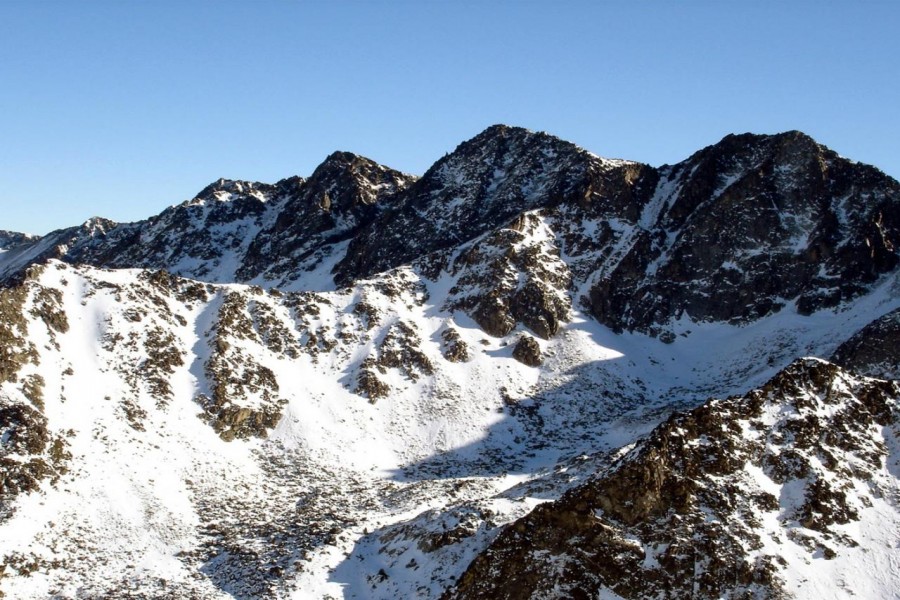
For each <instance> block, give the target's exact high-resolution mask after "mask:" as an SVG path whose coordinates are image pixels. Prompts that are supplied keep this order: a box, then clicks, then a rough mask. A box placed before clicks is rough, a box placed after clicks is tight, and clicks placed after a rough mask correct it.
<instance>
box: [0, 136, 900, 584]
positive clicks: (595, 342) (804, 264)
mask: <svg viewBox="0 0 900 600" xmlns="http://www.w3.org/2000/svg"><path fill="white" fill-rule="evenodd" d="M898 205H900V184H898V183H897V182H896V181H894V180H893V179H891V178H889V177H887V176H885V175H884V174H882V173H881V172H879V171H878V170H877V169H874V168H873V167H869V166H866V165H860V164H857V163H854V162H852V161H849V160H847V159H844V158H841V157H839V156H838V155H837V154H835V153H834V152H832V151H831V150H828V149H827V148H824V147H822V146H820V145H819V144H817V143H816V142H815V141H813V140H812V139H810V138H809V137H807V136H805V135H803V134H801V133H799V132H788V133H784V134H779V135H768V136H762V135H751V134H744V135H732V136H728V137H726V138H724V139H723V140H722V141H720V142H719V143H717V144H715V145H712V146H709V147H707V148H704V149H703V150H700V151H699V152H697V153H696V154H694V155H693V156H691V157H689V158H688V159H686V160H685V161H683V162H681V163H679V164H677V165H672V166H662V167H659V168H655V167H651V166H649V165H644V164H641V163H637V162H630V161H624V160H608V159H603V158H600V157H598V156H595V155H593V154H591V153H589V152H587V151H585V150H583V149H581V148H578V147H577V146H574V145H572V144H569V143H567V142H564V141H562V140H559V139H557V138H554V137H552V136H550V135H547V134H543V133H533V132H530V131H526V130H524V129H519V128H512V127H506V126H494V127H491V128H489V129H487V130H486V131H484V132H483V133H481V134H480V135H478V136H476V137H475V138H473V139H471V140H469V141H467V142H464V143H463V144H461V145H460V146H459V147H458V148H456V150H454V151H453V152H451V153H449V154H448V155H446V156H445V157H444V158H442V159H441V160H439V161H438V162H437V163H435V165H434V166H433V167H431V168H430V169H429V170H428V171H427V172H426V173H425V174H424V175H422V176H421V177H413V176H410V175H405V174H402V173H400V172H397V171H394V170H392V169H389V168H387V167H384V166H381V165H378V164H376V163H375V162H373V161H371V160H368V159H366V158H363V157H360V156H357V155H354V154H350V153H346V152H336V153H334V154H332V155H331V156H329V157H327V159H326V160H325V162H324V163H323V164H322V165H320V166H319V167H318V168H317V169H316V170H315V171H314V172H313V173H312V174H311V175H310V176H309V177H308V178H301V177H290V178H287V179H284V180H282V181H279V182H277V183H275V184H263V183H255V182H245V181H232V180H225V179H221V180H219V181H217V182H215V183H213V184H211V185H210V186H208V187H207V188H205V189H204V190H202V191H201V192H200V193H199V194H198V195H197V197H196V198H194V199H192V200H189V201H187V202H184V203H182V204H179V205H176V206H173V207H171V208H169V209H167V210H165V211H163V212H162V213H161V214H159V215H157V216H154V217H150V218H149V219H147V220H145V221H140V222H136V223H121V224H118V223H113V222H111V221H108V220H105V219H100V218H94V219H91V220H89V221H87V222H85V223H84V224H83V225H81V226H80V227H73V228H69V229H64V230H59V231H55V232H51V233H49V234H47V235H45V236H43V237H32V236H25V235H22V234H11V233H7V232H2V233H0V282H2V286H0V341H2V344H0V597H2V596H3V595H4V594H5V595H6V597H10V598H44V597H57V598H95V597H96V598H100V597H116V598H129V597H132V598H173V597H175V598H226V597H231V598H286V597H292V598H326V597H345V598H397V597H425V598H441V597H445V598H469V597H492V598H493V597H498V598H500V597H505V598H550V597H560V598H573V597H601V598H647V597H672V598H680V597H685V598H687V597H702V598H720V597H754V598H774V597H785V598H787V597H801V598H808V597H819V596H822V595H823V594H825V595H831V596H833V595H835V594H838V595H840V594H841V593H843V592H841V591H840V590H841V589H852V590H853V591H854V592H855V593H857V594H862V595H864V596H865V597H871V598H881V597H883V598H888V597H892V594H893V590H894V589H896V588H897V587H900V573H898V572H897V570H896V567H895V566H892V565H894V563H895V562H896V560H895V557H894V556H893V553H895V545H896V532H897V531H898V530H900V510H898V498H900V489H898V485H900V484H898V478H897V473H898V469H900V463H898V460H900V458H898V455H897V448H900V445H898V440H897V434H898V427H900V424H898V409H897V402H898V399H900V389H898V387H897V383H896V381H893V380H895V379H896V378H897V373H898V372H900V360H898V350H897V348H898V343H897V342H898V335H897V334H898V323H900V321H898V314H900V312H898V311H900V281H898V256H900V249H898V248H897V243H898V240H900V222H898V215H900V210H898ZM814 357H818V358H814ZM823 359H827V360H823ZM842 586H844V588H842Z"/></svg>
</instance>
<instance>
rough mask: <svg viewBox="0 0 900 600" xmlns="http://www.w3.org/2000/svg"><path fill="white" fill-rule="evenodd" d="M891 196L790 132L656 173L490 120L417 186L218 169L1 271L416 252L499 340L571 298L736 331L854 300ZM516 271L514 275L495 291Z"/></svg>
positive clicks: (602, 317) (665, 334)
mask: <svg viewBox="0 0 900 600" xmlns="http://www.w3.org/2000/svg"><path fill="white" fill-rule="evenodd" d="M898 203H900V184H898V183H897V182H896V181H895V180H893V179H891V178H890V177H887V176H885V175H884V174H883V173H881V172H880V171H878V170H877V169H875V168H873V167H869V166H866V165H860V164H857V163H853V162H851V161H849V160H846V159H843V158H841V157H839V156H838V155H836V154H835V153H834V152H832V151H831V150H828V149H827V148H824V147H822V146H821V145H819V144H817V143H816V142H815V141H813V140H812V139H810V138H809V137H808V136H805V135H803V134H802V133H799V132H787V133H783V134H778V135H752V134H743V135H730V136H727V137H725V138H724V139H723V140H722V141H720V142H719V143H717V144H714V145H712V146H709V147H707V148H704V149H703V150H701V151H699V152H697V153H696V154H694V155H693V156H691V157H690V158H688V159H687V160H685V161H683V162H681V163H678V164H676V165H673V166H663V167H661V168H659V169H657V168H653V167H650V166H647V165H642V164H639V163H633V162H627V161H607V160H604V159H600V158H598V157H596V156H594V155H592V154H590V153H588V152H586V151H584V150H582V149H580V148H578V147H577V146H574V145H572V144H570V143H567V142H564V141H562V140H559V139H557V138H554V137H553V136H550V135H547V134H545V133H533V132H530V131H527V130H524V129H520V128H514V127H506V126H502V125H498V126H494V127H490V128H488V129H487V130H485V131H484V132H482V133H481V134H479V135H478V136H476V137H475V138H473V139H471V140H469V141H467V142H464V143H463V144H460V146H459V147H458V148H457V149H456V150H455V151H454V152H452V153H450V154H448V155H447V156H445V157H444V158H442V159H441V160H439V161H438V162H437V163H435V165H434V166H432V167H431V168H430V169H429V170H428V172H426V173H425V175H424V176H423V177H421V178H420V179H418V180H416V179H415V178H414V177H411V176H407V175H403V174H401V173H399V172H396V171H392V170H390V169H388V168H386V167H383V166H381V165H378V164H376V163H374V162H372V161H370V160H368V159H365V158H362V157H359V156H356V155H352V154H349V153H342V152H338V153H334V154H332V155H331V156H330V157H328V159H327V160H326V161H325V162H324V163H323V164H322V165H321V166H320V167H318V168H317V169H316V171H315V172H314V173H313V175H312V176H311V177H310V178H309V179H302V178H299V177H293V178H289V179H285V180H282V181H280V182H278V183H276V184H274V185H268V184H260V183H251V182H241V181H228V180H220V181H218V182H216V183H214V184H213V185H211V186H209V187H207V188H206V189H204V190H203V191H202V192H201V193H200V194H199V195H198V197H197V198H195V199H194V200H191V201H189V202H186V203H183V204H181V205H178V206H175V207H172V208H170V209H167V210H166V211H164V212H163V213H162V214H160V215H158V216H156V217H153V218H151V219H148V220H147V221H143V222H139V223H132V224H115V223H112V222H109V221H105V220H102V219H93V220H91V221H88V222H87V223H85V225H83V226H82V227H80V228H72V229H67V230H62V231H58V232H53V233H51V234H49V235H47V236H45V237H44V238H42V239H40V240H36V241H34V242H32V243H31V244H30V245H29V244H27V243H26V244H24V245H21V244H20V245H19V246H17V250H16V252H17V255H16V256H13V257H12V258H8V259H7V260H5V261H4V260H2V259H0V279H2V280H4V281H6V282H9V281H11V280H13V279H14V278H15V275H16V274H19V273H21V272H22V269H24V268H26V267H27V265H28V264H32V263H34V262H38V261H42V260H46V259H48V258H58V259H61V260H64V261H67V262H84V263H90V264H93V265H98V266H105V267H141V268H153V269H167V270H170V271H172V272H173V273H175V274H177V275H181V276H184V277H190V278H194V279H199V280H203V281H210V282H231V281H238V282H248V281H251V280H257V281H263V282H267V285H270V286H273V287H288V288H290V287H291V286H300V287H303V278H304V276H305V274H306V273H308V272H309V271H311V270H314V269H319V271H322V270H323V269H325V271H322V272H321V273H319V277H320V280H321V276H322V275H325V274H326V272H327V269H328V268H330V267H329V266H330V265H331V264H335V267H334V269H333V274H334V280H335V282H336V283H337V284H338V285H349V284H351V283H353V282H354V281H357V280H359V279H360V278H366V277H371V276H373V275H375V274H377V273H380V272H383V271H386V270H389V269H392V268H395V267H399V266H402V265H407V264H411V263H414V264H415V265H416V268H418V269H420V270H421V272H422V273H423V274H425V275H426V276H428V277H437V276H439V274H440V273H441V272H450V273H451V274H453V275H455V276H460V277H462V279H461V281H463V280H464V285H461V286H460V287H458V289H457V292H459V293H457V294H456V299H455V300H453V301H452V302H451V303H450V304H448V307H450V308H454V309H459V310H463V311H465V312H467V313H469V314H470V315H471V316H472V317H473V318H475V319H476V321H478V322H479V324H481V326H482V327H484V328H485V330H486V331H488V333H491V334H493V335H505V334H506V333H508V332H509V331H511V330H512V328H514V327H515V326H516V325H517V324H522V325H524V326H526V327H528V328H530V329H532V331H534V332H535V333H536V334H537V335H539V336H541V337H549V336H552V335H553V334H554V333H555V331H556V329H557V328H558V325H559V323H561V322H564V321H565V320H567V318H568V313H569V309H570V307H571V306H573V305H578V306H583V307H586V308H588V309H589V311H590V313H591V314H592V315H593V316H594V317H595V318H596V319H597V320H599V321H600V322H601V323H603V324H605V325H607V326H609V327H610V328H612V329H613V330H614V331H641V332H645V333H649V334H651V335H658V336H662V338H663V339H664V340H667V341H669V340H672V339H674V338H673V336H672V333H671V324H672V322H673V321H674V320H677V319H679V318H681V317H682V316H685V315H687V316H689V317H690V318H692V319H694V320H698V321H726V322H730V323H743V322H748V321H752V320H754V319H757V318H759V317H762V316H765V315H768V314H771V313H773V312H777V311H779V310H781V309H782V308H784V307H785V306H788V305H789V304H791V303H796V307H797V310H798V311H799V312H801V313H802V314H808V313H811V312H814V311H816V310H820V309H823V308H833V307H836V306H838V305H839V304H840V303H841V302H844V301H847V300H849V299H852V298H855V297H857V296H859V295H861V294H863V293H864V292H865V291H867V290H869V289H871V286H872V285H873V284H874V283H876V282H877V281H878V280H879V278H880V277H881V276H882V275H884V274H885V273H888V272H891V271H893V270H895V269H896V267H897V264H898V251H900V246H898V240H900V210H898ZM534 219H537V223H536V224H534V223H533V221H534ZM530 222H532V225H534V226H531V227H530V231H531V234H530V235H532V238H531V239H529V238H527V237H523V235H522V233H523V231H522V230H523V227H524V224H526V223H530ZM544 226H545V228H543V229H542V227H544ZM508 230H513V231H516V232H518V233H517V234H511V233H509V231H508ZM538 230H540V231H541V232H542V235H543V236H544V239H543V240H542V241H541V242H540V244H535V243H534V241H533V232H534V231H538ZM522 244H530V245H531V246H533V247H532V248H531V249H530V250H529V251H528V252H525V253H523V252H522V251H521V250H519V249H518V248H519V247H521V246H522ZM529 252H530V254H529ZM554 257H558V259H557V258H554ZM548 260H549V261H551V262H554V261H558V263H559V264H558V265H556V266H555V267H554V269H553V270H552V273H550V272H540V266H541V264H545V263H547V261H548ZM513 271H519V273H520V274H521V277H520V278H519V279H521V278H524V279H525V280H526V281H527V284H526V285H524V286H520V285H519V284H518V283H515V282H513V280H509V281H510V282H513V283H514V285H512V287H509V286H507V288H508V289H507V288H504V289H502V290H500V289H499V288H498V289H497V290H493V291H491V290H490V289H488V288H492V287H493V284H494V283H495V282H496V281H497V277H499V276H502V277H507V276H508V274H509V273H511V272H513Z"/></svg>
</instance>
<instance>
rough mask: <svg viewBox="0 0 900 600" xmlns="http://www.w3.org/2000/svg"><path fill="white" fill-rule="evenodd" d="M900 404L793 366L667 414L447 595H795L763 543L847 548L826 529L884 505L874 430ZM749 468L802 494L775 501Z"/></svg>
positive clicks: (508, 535) (886, 390) (893, 386)
mask: <svg viewBox="0 0 900 600" xmlns="http://www.w3.org/2000/svg"><path fill="white" fill-rule="evenodd" d="M898 401H900V387H898V385H897V383H896V382H886V381H878V380H866V379H856V378H854V377H853V376H851V375H850V374H848V373H847V372H844V371H842V370H841V369H840V368H839V367H837V366H835V365H833V364H829V363H826V362H824V361H819V360H816V359H804V360H799V361H797V362H795V363H793V364H792V365H790V366H789V367H788V368H786V369H785V370H783V371H782V372H781V373H779V374H778V375H777V376H776V377H775V378H773V379H772V380H771V381H769V382H768V383H767V384H766V385H764V386H763V387H762V388H760V389H758V390H754V391H752V392H750V393H749V394H747V395H745V396H741V397H735V398H729V399H728V400H721V401H716V400H714V401H710V402H708V403H707V404H705V405H703V406H701V407H699V408H697V409H694V410H692V411H690V412H687V413H679V414H675V415H673V416H672V417H670V418H669V419H668V420H667V421H666V422H665V423H663V424H662V425H660V426H659V427H658V428H657V429H656V430H654V431H653V433H652V434H651V435H650V436H649V437H648V438H647V439H646V440H645V441H643V442H641V443H640V444H639V445H638V447H637V448H635V449H634V450H632V451H631V452H629V453H628V454H627V455H626V456H624V457H623V458H622V459H620V460H619V461H618V462H617V463H616V464H615V465H613V466H612V467H611V468H610V469H609V471H607V472H606V473H604V474H601V475H600V476H598V477H597V478H595V479H594V480H592V481H590V482H589V483H587V484H585V485H582V486H579V487H576V488H574V489H573V490H571V491H570V492H568V493H566V494H565V495H564V496H563V497H562V498H561V499H560V500H558V501H556V502H551V503H547V504H543V505H541V506H539V507H538V508H536V509H535V510H534V511H532V512H531V513H530V514H528V515H527V516H526V517H524V518H522V519H520V520H518V521H516V522H514V523H513V524H512V525H510V526H508V527H507V528H506V529H505V530H504V531H503V532H502V533H501V534H500V536H499V537H498V538H497V539H496V541H495V542H494V543H493V544H491V546H490V547H489V548H488V549H487V550H486V551H484V552H483V553H481V554H480V555H479V556H478V557H476V558H475V560H474V561H473V562H472V564H471V565H470V566H469V568H468V569H467V571H466V572H465V574H464V575H463V576H462V577H461V578H460V580H459V582H458V584H457V585H456V586H455V587H454V588H453V589H451V590H449V591H448V592H447V593H446V594H445V595H444V598H445V599H447V600H449V599H451V598H458V599H463V598H466V599H474V598H490V599H492V600H495V599H513V598H515V599H525V598H542V599H549V598H596V597H598V594H599V593H600V592H601V591H602V590H604V589H606V590H610V591H612V592H614V593H615V594H617V595H618V596H620V597H622V598H626V599H632V598H635V599H636V598H649V597H665V598H721V597H729V598H733V597H741V598H782V597H789V593H788V591H787V590H785V589H784V587H783V584H782V581H781V579H780V577H779V571H780V570H781V569H782V568H783V567H784V565H785V564H786V563H785V561H784V558H783V557H782V556H781V555H780V554H778V555H775V554H767V553H765V552H764V551H763V552H760V550H761V549H763V548H764V547H765V543H764V540H763V537H769V538H770V543H771V542H774V543H776V544H778V545H779V546H776V547H784V550H787V548H786V547H785V545H788V546H794V545H796V547H797V548H798V549H799V551H800V552H802V553H808V554H809V555H812V554H813V553H821V554H823V555H824V556H825V558H826V559H827V558H830V557H834V556H835V555H837V554H838V553H840V552H842V551H844V549H846V548H848V547H852V546H853V545H854V544H855V541H854V540H852V539H850V538H848V537H846V536H844V535H842V534H840V533H839V532H838V531H837V530H835V528H834V526H835V525H839V524H845V523H850V522H853V521H855V520H857V519H858V518H859V516H858V514H857V508H861V507H865V506H871V505H872V501H873V500H874V499H876V498H879V497H880V494H881V491H880V489H879V487H878V486H879V483H878V482H877V475H878V473H879V472H881V470H882V469H883V466H882V465H883V461H884V460H885V457H886V455H887V453H888V449H887V448H888V447H886V446H885V441H886V440H884V439H880V438H881V434H876V435H873V433H872V431H881V430H882V428H883V430H884V431H885V433H884V435H891V434H890V429H891V427H890V426H893V427H894V428H896V425H897V424H898V420H900V414H898V410H897V409H898ZM748 465H749V466H752V470H750V469H749V467H748ZM754 471H755V472H758V473H764V477H765V478H767V479H770V480H771V482H772V483H773V484H774V485H776V486H801V488H802V494H798V495H797V499H796V501H792V500H791V496H790V495H787V496H783V497H782V498H781V500H780V502H779V498H776V496H774V495H773V494H772V493H770V492H769V491H767V490H766V489H764V488H762V487H760V485H759V484H758V483H757V481H758V480H757V479H755V476H754V475H753V474H752V473H753V472H754ZM854 482H865V483H864V485H861V486H854V485H853V484H854ZM862 490H864V491H862ZM785 498H787V499H785ZM792 502H795V503H792ZM766 514H772V515H776V517H775V518H776V519H777V522H778V528H777V529H775V530H770V531H767V530H766V529H765V528H764V527H763V525H762V520H763V518H764V517H765V515H766Z"/></svg>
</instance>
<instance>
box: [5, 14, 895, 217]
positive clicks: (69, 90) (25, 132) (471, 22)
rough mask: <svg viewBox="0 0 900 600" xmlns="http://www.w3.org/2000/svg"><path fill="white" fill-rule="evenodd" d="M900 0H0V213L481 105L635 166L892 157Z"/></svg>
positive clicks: (487, 116) (471, 120)
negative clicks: (713, 150)
mask: <svg viewBox="0 0 900 600" xmlns="http://www.w3.org/2000/svg"><path fill="white" fill-rule="evenodd" d="M898 31H900V2H887V1H886V2H862V1H855V2H837V1H828V2H821V1H816V2H802V1H792V2H745V3H739V2H737V1H733V2H700V1H694V2H624V1H622V2H609V3H604V2H596V1H594V2H576V1H560V2H528V1H527V0H520V1H508V2H500V1H495V2H451V1H449V0H447V1H443V2H437V1H433V2H378V1H369V2H362V1H360V2H325V1H324V0H323V1H321V2H298V1H293V2H292V1H287V0H285V1H280V2H277V1H265V0H257V1H253V2H250V1H248V2H238V1H237V0H232V1H228V0H225V1H217V2H213V1H208V2H207V1H182V2H174V1H173V2H169V1H165V0H154V1H129V2H126V1H89V0H85V1H82V2H71V1H68V0H67V1H65V2H55V1H50V0H33V1H28V0H0V229H11V230H19V231H27V232H30V233H46V232H47V231H49V230H51V229H55V228H58V227H63V226H69V225H77V224H80V223H81V222H83V221H84V220H86V219H87V218H88V217H91V216H94V215H99V216H105V217H108V218H111V219H114V220H118V221H128V220H136V219H141V218H145V217H148V216H150V215H152V214H155V213H157V212H159V211H160V210H162V209H163V208H165V207H166V206H168V205H170V204H175V203H178V202H180V201H182V200H185V199H188V198H190V197H192V196H193V195H194V194H195V193H196V192H198V191H199V190H200V189H201V188H203V187H204V186H205V185H206V184H208V183H209V182H211V181H213V180H215V179H217V178H218V177H228V178H232V179H252V180H259V181H268V182H274V181H277V180H278V179H281V178H283V177H287V176H290V175H309V174H310V173H311V172H312V170H313V169H314V168H315V166H316V165H317V164H318V163H319V162H321V161H322V159H324V158H325V156H327V155H328V154H329V153H330V152H332V151H334V150H338V149H340V150H349V151H352V152H356V153H359V154H363V155H366V156H369V157H370V158H373V159H375V160H377V161H379V162H382V163H385V164H387V165H389V166H392V167H394V168H397V169H400V170H402V171H406V172H411V173H416V174H421V173H422V172H424V170H425V169H426V168H427V167H428V166H429V165H430V164H431V163H433V162H434V161H435V160H437V159H438V158H440V157H441V156H442V155H443V154H444V153H445V152H448V151H451V150H453V148H454V147H455V146H456V145H457V144H458V143H459V142H461V141H463V140H465V139H468V138H470V137H472V136H474V135H475V134H477V133H478V132H479V131H481V130H482V129H484V128H485V127H487V126H488V125H491V124H493V123H507V124H511V125H520V126H524V127H528V128H530V129H536V130H544V131H548V132H550V133H553V134H555V135H558V136H559V137H562V138H564V139H567V140H570V141H573V142H575V143H577V144H579V145H581V146H583V147H585V148H587V149H589V150H591V151H592V152H595V153H597V154H600V155H602V156H608V157H619V158H630V159H634V160H640V161H644V162H648V163H651V164H654V165H659V164H662V163H672V162H676V161H679V160H681V159H683V158H686V157H687V156H688V155H689V154H690V153H692V152H693V151H695V150H697V149H699V148H701V147H703V146H706V145H709V144H711V143H714V142H716V141H718V140H719V139H720V138H721V137H722V136H724V135H725V134H727V133H730V132H744V131H754V132H759V133H774V132H778V131H784V130H788V129H800V130H803V131H805V132H807V133H809V134H810V135H812V136H813V137H815V138H816V139H817V140H819V141H820V142H821V143H824V144H826V145H828V146H830V147H831V148H833V149H834V150H836V151H837V152H839V153H840V154H843V155H845V156H849V157H851V158H854V159H856V160H860V161H863V162H869V163H872V164H875V165H876V166H878V167H880V168H881V169H882V170H884V171H885V172H887V173H888V174H890V175H893V176H894V177H900V66H898V65H900V35H898V34H897V32H898Z"/></svg>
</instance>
